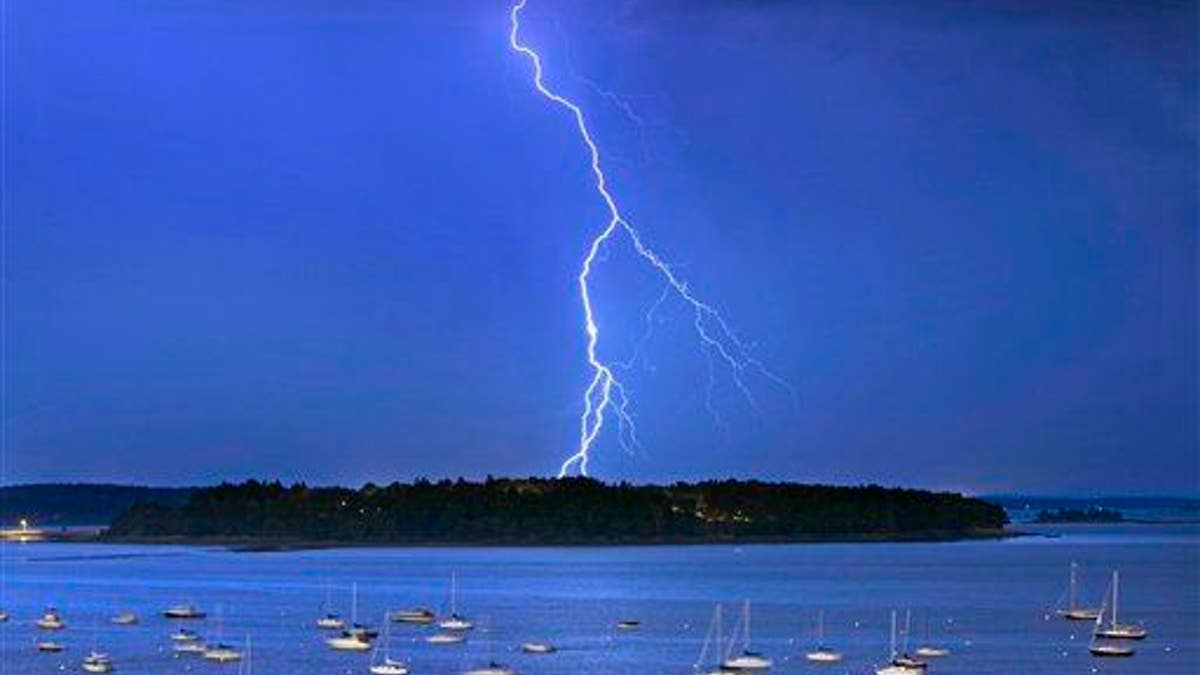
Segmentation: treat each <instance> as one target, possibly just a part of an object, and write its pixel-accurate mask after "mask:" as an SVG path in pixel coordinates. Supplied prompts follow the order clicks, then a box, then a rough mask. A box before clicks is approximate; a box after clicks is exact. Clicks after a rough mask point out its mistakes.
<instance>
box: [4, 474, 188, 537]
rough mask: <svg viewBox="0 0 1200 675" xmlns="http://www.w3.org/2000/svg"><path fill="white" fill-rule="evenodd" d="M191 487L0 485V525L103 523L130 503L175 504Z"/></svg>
mask: <svg viewBox="0 0 1200 675" xmlns="http://www.w3.org/2000/svg"><path fill="white" fill-rule="evenodd" d="M192 492H193V490H192V489H191V488H156V487H141V486H137V485H112V484H105V483H30V484H27V485H5V486H3V487H0V526H4V525H13V524H15V523H16V522H17V521H19V520H28V521H29V522H31V523H36V524H37V525H39V526H41V527H61V526H69V525H97V526H99V525H107V524H109V523H111V522H112V521H113V519H114V518H116V517H117V516H118V515H120V514H122V513H124V512H125V511H126V510H128V509H129V507H131V506H133V505H134V504H138V503H144V502H154V503H157V504H162V505H164V506H178V505H181V504H183V503H184V502H186V501H187V499H188V497H189V496H190V495H191V493H192Z"/></svg>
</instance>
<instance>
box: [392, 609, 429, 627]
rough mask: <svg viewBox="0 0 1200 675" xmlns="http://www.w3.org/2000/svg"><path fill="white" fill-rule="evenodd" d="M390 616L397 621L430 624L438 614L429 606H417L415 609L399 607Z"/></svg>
mask: <svg viewBox="0 0 1200 675" xmlns="http://www.w3.org/2000/svg"><path fill="white" fill-rule="evenodd" d="M390 618H391V620H392V621H395V622H397V623H418V624H428V623H433V621H434V619H436V618H437V615H435V614H434V613H433V610H431V609H429V608H428V607H417V608H414V609H398V610H396V611H394V612H392V613H391V615H390Z"/></svg>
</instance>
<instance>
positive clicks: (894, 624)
mask: <svg viewBox="0 0 1200 675" xmlns="http://www.w3.org/2000/svg"><path fill="white" fill-rule="evenodd" d="M895 658H896V610H894V609H893V610H892V655H891V659H893V660H894V659H895Z"/></svg>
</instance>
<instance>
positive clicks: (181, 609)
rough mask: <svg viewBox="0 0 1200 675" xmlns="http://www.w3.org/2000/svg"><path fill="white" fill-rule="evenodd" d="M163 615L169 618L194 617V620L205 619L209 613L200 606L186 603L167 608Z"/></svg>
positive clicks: (185, 618) (186, 618)
mask: <svg viewBox="0 0 1200 675" xmlns="http://www.w3.org/2000/svg"><path fill="white" fill-rule="evenodd" d="M163 616H164V617H166V618H168V619H184V620H188V619H192V620H194V619H203V618H204V617H206V616H208V615H207V614H205V613H204V612H202V611H200V609H199V608H198V607H196V606H195V605H191V604H184V605H175V606H173V607H168V608H166V609H165V610H163Z"/></svg>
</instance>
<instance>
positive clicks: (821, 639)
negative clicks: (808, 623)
mask: <svg viewBox="0 0 1200 675" xmlns="http://www.w3.org/2000/svg"><path fill="white" fill-rule="evenodd" d="M804 658H805V660H807V661H809V662H811V663H838V662H840V661H841V660H842V654H841V652H839V651H837V650H834V649H830V648H829V647H827V646H825V612H824V611H823V610H817V646H816V648H815V649H813V650H812V651H810V652H808V653H806V654H805V655H804Z"/></svg>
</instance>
